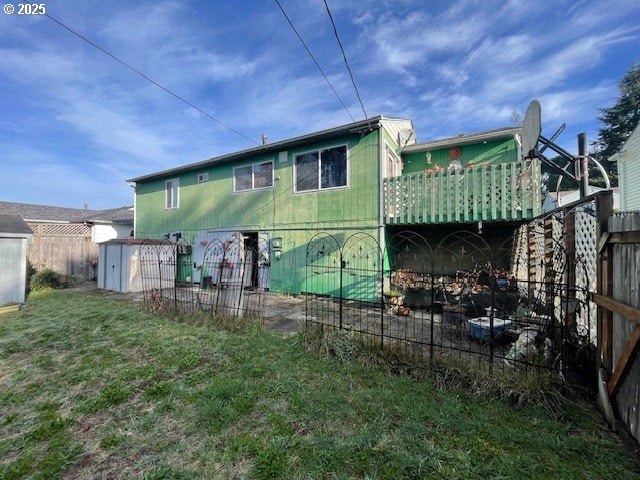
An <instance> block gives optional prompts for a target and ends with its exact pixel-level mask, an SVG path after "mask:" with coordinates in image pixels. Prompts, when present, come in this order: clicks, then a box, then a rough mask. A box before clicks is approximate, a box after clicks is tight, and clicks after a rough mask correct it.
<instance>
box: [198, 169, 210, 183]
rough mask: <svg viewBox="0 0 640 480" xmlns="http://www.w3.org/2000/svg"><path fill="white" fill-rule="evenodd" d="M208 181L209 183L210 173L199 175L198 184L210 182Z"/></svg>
mask: <svg viewBox="0 0 640 480" xmlns="http://www.w3.org/2000/svg"><path fill="white" fill-rule="evenodd" d="M208 181H209V172H205V173H199V174H198V183H202V182H208Z"/></svg>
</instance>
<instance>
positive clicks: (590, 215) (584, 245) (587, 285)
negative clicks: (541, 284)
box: [575, 202, 597, 338]
mask: <svg viewBox="0 0 640 480" xmlns="http://www.w3.org/2000/svg"><path fill="white" fill-rule="evenodd" d="M575 218H576V220H575V232H576V234H575V235H576V245H575V247H576V286H578V287H582V288H584V289H586V290H589V291H591V292H595V290H596V270H597V266H596V262H597V252H596V248H597V247H596V227H597V219H596V215H595V202H589V203H586V204H584V205H581V206H580V208H579V210H577V211H576V215H575ZM577 299H578V300H579V301H580V302H581V304H582V308H581V309H580V310H579V311H578V313H577V322H578V326H579V328H582V329H583V331H582V332H580V333H582V334H586V333H587V332H588V333H589V335H590V337H591V338H596V337H595V336H596V333H597V309H596V306H595V305H594V304H593V303H592V302H590V301H589V299H588V298H586V296H585V295H584V293H583V292H580V291H579V294H578V295H577Z"/></svg>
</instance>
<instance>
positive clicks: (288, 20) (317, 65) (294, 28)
mask: <svg viewBox="0 0 640 480" xmlns="http://www.w3.org/2000/svg"><path fill="white" fill-rule="evenodd" d="M276 3H277V4H278V7H279V8H280V11H281V12H282V14H283V15H284V18H286V19H287V22H289V25H290V26H291V29H292V30H293V32H294V33H295V34H296V36H297V37H298V39H299V40H300V43H302V46H304V49H305V50H306V51H307V53H308V54H309V56H310V57H311V60H313V63H315V64H316V67H318V70H320V73H321V74H322V76H323V77H324V79H325V81H326V82H327V83H328V84H329V86H330V87H331V90H333V93H334V94H335V95H336V97H338V100H340V103H341V104H342V108H344V110H345V111H346V112H347V115H349V117H350V118H351V121H352V122H355V119H354V118H353V115H351V112H350V111H349V109H348V108H347V106H346V105H345V104H344V101H343V100H342V97H340V95H338V92H337V91H336V89H335V88H334V87H333V84H332V83H331V81H330V80H329V78H328V77H327V75H326V74H325V73H324V70H322V67H321V66H320V64H319V63H318V61H317V60H316V57H314V56H313V53H311V50H309V47H308V46H307V44H306V43H305V41H304V40H303V39H302V36H301V35H300V34H299V33H298V30H297V29H296V27H295V26H294V25H293V22H292V21H291V19H290V18H289V15H287V12H285V11H284V8H282V5H281V4H280V2H279V1H278V0H276ZM361 103H362V102H361ZM365 117H366V114H365Z"/></svg>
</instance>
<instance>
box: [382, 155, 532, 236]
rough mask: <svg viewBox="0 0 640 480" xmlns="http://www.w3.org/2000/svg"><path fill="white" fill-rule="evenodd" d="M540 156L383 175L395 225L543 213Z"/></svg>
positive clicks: (386, 210) (387, 210) (386, 200)
mask: <svg viewBox="0 0 640 480" xmlns="http://www.w3.org/2000/svg"><path fill="white" fill-rule="evenodd" d="M540 187H541V173H540V163H539V162H538V161H537V160H527V161H523V162H513V163H500V164H496V165H490V166H485V167H475V168H466V169H461V170H459V171H458V172H457V173H451V174H450V173H447V172H442V173H425V172H420V173H411V174H407V175H401V176H399V177H393V178H386V179H384V218H385V223H387V224H390V225H410V224H434V223H468V222H479V221H483V222H499V221H513V220H527V219H531V218H534V217H536V216H537V215H539V214H540V212H541V208H542V206H541V204H542V198H541V191H540Z"/></svg>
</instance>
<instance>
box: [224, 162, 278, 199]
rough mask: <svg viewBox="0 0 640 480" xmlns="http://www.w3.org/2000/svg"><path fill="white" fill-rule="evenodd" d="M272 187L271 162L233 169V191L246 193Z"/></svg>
mask: <svg viewBox="0 0 640 480" xmlns="http://www.w3.org/2000/svg"><path fill="white" fill-rule="evenodd" d="M269 187H273V162H272V161H268V162H262V163H255V164H253V165H247V166H246V167H238V168H234V169H233V191H234V192H246V191H249V190H259V189H261V188H269Z"/></svg>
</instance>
